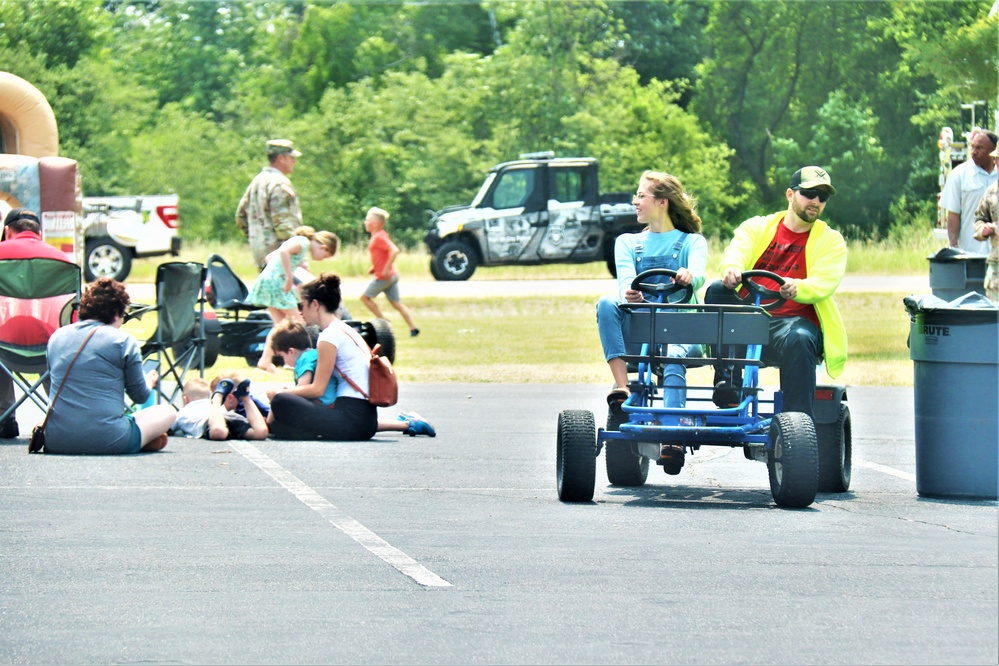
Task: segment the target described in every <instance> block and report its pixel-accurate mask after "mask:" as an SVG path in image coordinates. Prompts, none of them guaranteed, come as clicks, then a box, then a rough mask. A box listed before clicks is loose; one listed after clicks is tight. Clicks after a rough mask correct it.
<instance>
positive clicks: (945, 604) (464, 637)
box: [0, 384, 999, 664]
mask: <svg viewBox="0 0 999 666" xmlns="http://www.w3.org/2000/svg"><path fill="white" fill-rule="evenodd" d="M849 394H850V409H851V413H852V416H853V435H854V439H853V441H854V471H853V483H852V486H851V490H850V492H848V493H845V494H842V495H832V494H828V495H820V496H819V497H818V499H817V501H816V502H815V504H813V505H812V506H811V507H809V508H808V509H804V510H784V509H779V508H777V507H775V505H774V503H773V501H772V498H771V496H770V491H769V486H768V482H767V472H766V467H765V465H763V464H761V463H756V462H751V461H747V460H745V459H744V458H743V456H742V452H741V450H738V449H736V450H732V449H727V448H726V449H715V448H712V449H708V450H705V449H702V450H701V451H700V452H698V454H697V455H695V456H693V457H692V458H690V459H689V462H688V465H687V467H686V468H685V469H684V470H683V472H682V473H681V474H680V475H679V476H676V477H670V476H666V475H665V474H663V473H662V471H661V470H660V469H658V468H656V469H653V470H652V471H651V472H650V476H649V483H648V484H647V485H646V486H644V487H642V488H615V487H610V486H608V485H607V482H606V476H605V475H604V473H603V471H602V470H603V459H602V457H601V460H599V461H598V474H597V492H596V495H595V497H594V502H592V503H589V504H583V505H569V504H562V503H560V502H559V501H558V500H557V498H556V495H555V480H554V477H555V474H554V460H555V440H556V424H557V417H558V413H559V412H560V411H561V410H563V409H590V410H593V411H594V412H595V413H596V415H597V420H598V422H600V420H601V419H602V418H603V413H604V410H605V406H604V404H603V395H602V390H601V388H600V387H596V388H595V387H592V386H577V385H569V386H563V385H545V386H542V385H531V386H519V385H504V384H447V385H423V384H407V385H403V386H402V387H401V392H400V402H399V405H398V407H399V408H400V409H406V410H415V411H418V412H420V413H421V414H423V416H425V417H426V418H427V419H428V420H430V421H431V422H433V423H434V425H435V426H436V427H437V429H438V436H437V437H436V438H434V439H430V438H424V437H420V438H409V437H404V436H399V435H396V434H384V435H380V436H378V437H377V438H376V439H375V440H374V441H371V442H344V443H329V442H277V441H266V442H256V443H235V442H229V443H224V442H207V441H201V440H184V439H179V438H171V440H170V443H169V445H168V447H167V448H166V449H165V450H164V451H162V452H160V453H154V454H142V455H137V456H125V457H113V458H87V457H63V456H29V455H28V454H27V453H26V442H27V440H26V439H25V438H21V439H19V440H0V497H2V500H3V501H2V502H0V535H2V538H0V580H2V581H3V587H2V589H3V594H2V596H0V662H3V663H39V664H43V663H346V664H351V663H490V664H492V663H509V664H513V663H517V664H519V663H552V664H565V663H624V664H644V663H814V664H844V663H858V664H859V663H878V664H880V663H891V664H984V663H988V664H995V663H997V660H999V647H997V642H999V640H997V636H999V601H997V596H999V595H997V587H999V583H997V572H999V562H997V559H999V552H997V551H999V536H997V533H999V508H997V504H996V502H988V501H969V500H954V499H930V498H923V497H920V496H918V495H917V493H916V486H915V446H914V428H913V414H912V411H913V404H912V390H911V389H907V388H864V387H856V388H850V389H849ZM385 413H386V415H388V416H391V415H392V414H394V412H393V410H392V409H391V408H390V409H388V410H385ZM20 421H21V425H22V432H25V433H26V432H27V431H28V429H29V428H30V424H31V423H33V420H32V416H31V415H30V414H22V415H21V416H20Z"/></svg>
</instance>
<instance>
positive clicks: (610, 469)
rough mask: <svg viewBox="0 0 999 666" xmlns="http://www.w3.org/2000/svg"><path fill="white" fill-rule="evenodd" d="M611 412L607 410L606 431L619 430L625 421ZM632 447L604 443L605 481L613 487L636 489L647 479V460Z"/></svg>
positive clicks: (626, 444)
mask: <svg viewBox="0 0 999 666" xmlns="http://www.w3.org/2000/svg"><path fill="white" fill-rule="evenodd" d="M627 418H628V417H627V416H624V417H623V418H622V416H621V415H619V414H616V413H615V412H614V411H613V410H611V409H608V410H607V430H614V431H616V430H619V429H620V428H621V423H623V422H625V421H627ZM634 448H635V447H634V445H633V444H630V443H628V442H625V441H622V440H619V439H618V440H614V441H613V442H608V441H606V440H605V441H604V462H605V463H606V464H607V480H608V481H610V482H611V485H614V486H625V487H629V488H637V487H639V486H644V485H645V480H646V479H648V478H649V459H648V458H646V457H644V456H640V455H638V454H637V453H635V452H634Z"/></svg>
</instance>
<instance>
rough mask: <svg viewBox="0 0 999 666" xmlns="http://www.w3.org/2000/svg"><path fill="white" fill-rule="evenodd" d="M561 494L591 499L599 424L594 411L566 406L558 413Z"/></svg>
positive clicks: (575, 499)
mask: <svg viewBox="0 0 999 666" xmlns="http://www.w3.org/2000/svg"><path fill="white" fill-rule="evenodd" d="M555 477H556V479H555V480H556V486H557V488H558V498H559V499H560V500H562V501H563V502H589V501H590V500H592V499H593V487H594V485H595V484H596V480H597V427H596V423H595V422H594V419H593V412H590V411H586V410H582V409H567V410H565V411H563V412H562V413H561V414H559V415H558V445H557V448H556V452H555Z"/></svg>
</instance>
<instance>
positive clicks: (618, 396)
mask: <svg viewBox="0 0 999 666" xmlns="http://www.w3.org/2000/svg"><path fill="white" fill-rule="evenodd" d="M630 396H631V391H629V390H628V389H626V388H614V389H611V392H610V393H608V394H607V404H608V405H610V406H612V407H613V406H614V405H620V404H621V403H622V402H624V401H625V400H627V399H628V398H629V397H630Z"/></svg>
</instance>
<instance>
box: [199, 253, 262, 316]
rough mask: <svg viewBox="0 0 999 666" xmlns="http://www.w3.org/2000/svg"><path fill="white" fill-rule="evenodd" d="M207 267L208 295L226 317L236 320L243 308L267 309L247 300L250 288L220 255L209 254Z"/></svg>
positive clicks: (252, 310)
mask: <svg viewBox="0 0 999 666" xmlns="http://www.w3.org/2000/svg"><path fill="white" fill-rule="evenodd" d="M205 269H206V271H207V272H206V273H205V286H206V292H207V293H206V296H207V297H208V302H209V303H210V304H211V306H212V307H213V308H214V309H215V311H216V312H219V311H223V312H224V316H225V317H226V318H228V319H232V320H234V321H236V320H238V319H239V313H240V311H241V310H242V311H245V312H254V311H260V310H265V309H266V308H263V307H261V306H259V305H250V304H249V303H247V302H246V297H247V296H248V295H249V293H250V290H249V289H247V288H246V284H245V283H244V282H243V281H242V280H240V279H239V276H238V275H236V274H235V273H234V272H233V270H232V269H231V268H229V264H227V263H226V260H225V259H223V258H222V257H220V256H219V255H217V254H212V255H209V257H208V261H207V262H205Z"/></svg>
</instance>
